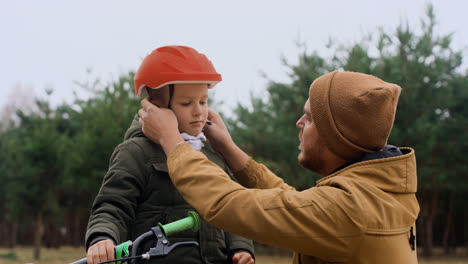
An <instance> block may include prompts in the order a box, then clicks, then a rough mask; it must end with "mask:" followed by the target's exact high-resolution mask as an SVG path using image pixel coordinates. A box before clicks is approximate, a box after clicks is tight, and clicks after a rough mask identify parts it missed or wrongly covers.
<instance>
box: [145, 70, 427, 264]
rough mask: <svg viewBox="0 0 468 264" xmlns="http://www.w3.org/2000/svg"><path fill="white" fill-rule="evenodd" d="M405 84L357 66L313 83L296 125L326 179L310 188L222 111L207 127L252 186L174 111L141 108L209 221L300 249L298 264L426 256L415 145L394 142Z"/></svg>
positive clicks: (179, 180)
mask: <svg viewBox="0 0 468 264" xmlns="http://www.w3.org/2000/svg"><path fill="white" fill-rule="evenodd" d="M400 90H401V88H400V87H399V86H398V85H395V84H391V83H386V82H384V81H382V80H380V79H379V78H377V77H374V76H371V75H366V74H362V73H355V72H337V71H335V72H332V73H329V74H326V75H323V76H321V77H319V78H318V79H316V80H315V81H314V82H313V83H312V85H311V87H310V89H309V99H308V100H307V102H306V103H305V105H304V115H303V116H302V117H301V118H300V119H299V120H298V121H297V123H296V126H297V127H298V128H299V129H300V132H299V140H300V144H299V149H300V151H301V152H300V154H299V157H298V160H299V163H300V164H301V165H302V166H303V167H305V168H307V169H310V170H312V171H316V172H318V173H319V174H320V175H321V176H323V178H322V179H320V180H319V181H318V182H317V185H316V186H315V187H312V188H310V189H307V190H304V191H301V192H299V191H296V190H295V189H294V188H293V187H291V186H289V185H287V184H286V183H284V182H283V180H281V179H280V178H279V177H277V176H275V175H274V174H273V173H272V172H270V171H269V170H268V169H267V168H266V167H264V166H263V165H261V164H258V163H256V162H255V161H253V160H252V159H250V158H249V156H247V155H246V154H245V153H244V152H243V151H242V150H241V149H239V147H237V146H236V144H235V143H234V142H233V141H232V139H231V137H230V135H229V133H228V131H227V129H226V127H225V126H224V124H223V121H222V120H221V118H220V117H219V115H218V114H217V113H215V112H213V111H210V114H209V116H208V119H209V120H210V121H211V122H212V125H211V126H207V128H206V129H205V131H206V132H205V134H206V135H207V137H208V138H209V141H210V143H211V145H212V147H213V148H214V149H215V150H216V151H217V152H219V153H221V155H222V156H223V157H224V158H225V159H226V161H227V163H228V164H229V166H230V168H231V170H232V171H233V172H234V176H235V177H236V178H237V179H238V181H239V183H240V184H242V185H240V184H238V183H235V182H232V181H230V180H229V177H228V176H227V175H226V174H225V173H224V171H222V170H221V169H219V168H218V169H217V168H215V167H216V165H214V164H213V163H211V162H209V161H208V160H207V159H206V157H204V156H203V155H202V154H200V153H197V152H196V151H193V150H192V149H191V148H190V146H189V145H187V144H185V143H183V139H182V138H180V137H179V136H177V133H174V131H176V129H177V122H176V119H175V117H174V115H173V114H172V113H171V112H170V110H167V109H159V108H157V107H154V106H152V105H151V104H149V103H148V102H147V101H145V100H144V101H142V106H143V109H140V111H139V115H140V123H141V124H142V126H143V131H144V133H145V134H146V135H147V136H148V137H149V138H151V139H152V140H154V141H158V142H159V143H160V144H161V145H162V146H163V148H164V151H165V152H166V155H167V156H168V160H167V163H168V167H169V174H170V177H171V179H172V181H173V183H174V185H175V186H176V188H177V189H178V190H179V191H180V193H181V194H182V196H183V197H184V199H185V200H186V201H187V202H188V203H190V204H191V205H192V206H193V207H194V208H195V209H197V211H198V212H199V213H200V214H201V217H202V218H203V219H205V220H206V221H207V222H209V223H211V224H213V225H216V226H218V227H220V228H223V229H225V230H226V231H229V232H232V233H235V234H238V235H241V236H244V237H247V238H250V239H253V240H256V241H259V242H261V243H265V244H269V245H272V246H275V247H280V248H285V249H290V250H292V251H294V252H295V254H294V263H381V264H382V263H384V264H385V263H417V257H416V244H415V238H414V235H415V221H416V218H417V215H418V213H419V205H418V202H417V200H416V196H415V192H416V181H417V176H416V160H415V154H414V150H412V149H410V148H400V149H399V148H397V147H393V146H390V145H386V144H387V139H388V136H389V134H390V131H391V129H392V127H393V121H394V118H395V112H396V106H397V102H398V97H399V95H400Z"/></svg>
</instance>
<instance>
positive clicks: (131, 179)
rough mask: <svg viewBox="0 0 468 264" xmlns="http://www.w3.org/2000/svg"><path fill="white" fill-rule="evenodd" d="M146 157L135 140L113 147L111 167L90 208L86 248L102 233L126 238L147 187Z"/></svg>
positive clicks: (118, 239)
mask: <svg viewBox="0 0 468 264" xmlns="http://www.w3.org/2000/svg"><path fill="white" fill-rule="evenodd" d="M143 160H144V156H143V151H142V150H141V149H140V148H139V146H138V145H137V144H135V143H133V142H124V143H122V144H120V145H119V146H117V148H116V149H115V150H114V152H113V154H112V156H111V158H110V162H109V170H108V171H107V173H106V175H105V177H104V180H103V183H102V185H101V189H100V190H99V193H98V195H97V196H96V199H95V201H94V204H93V206H92V208H91V215H90V217H89V221H88V228H87V231H86V242H85V246H86V249H88V248H89V246H90V243H91V242H92V241H93V240H95V239H96V238H97V237H99V236H106V237H110V238H111V239H112V240H114V242H115V243H121V242H123V241H124V240H126V239H127V237H128V235H127V230H128V227H129V225H130V223H131V221H132V220H133V219H134V217H135V210H136V206H137V200H138V197H140V195H141V193H142V191H143V187H144V186H145V183H144V175H145V173H144V171H143V170H144V169H145V168H144V166H142V165H141V162H142V161H143Z"/></svg>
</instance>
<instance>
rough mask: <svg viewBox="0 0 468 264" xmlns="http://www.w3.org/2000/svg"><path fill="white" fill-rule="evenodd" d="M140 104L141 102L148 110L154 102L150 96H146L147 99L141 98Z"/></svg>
mask: <svg viewBox="0 0 468 264" xmlns="http://www.w3.org/2000/svg"><path fill="white" fill-rule="evenodd" d="M140 104H141V107H143V109H145V111H148V108H150V107H151V105H153V104H152V103H150V101H149V100H148V98H145V99H143V100H141V102H140Z"/></svg>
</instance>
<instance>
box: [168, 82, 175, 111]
mask: <svg viewBox="0 0 468 264" xmlns="http://www.w3.org/2000/svg"><path fill="white" fill-rule="evenodd" d="M173 95H174V84H169V103H167V108H168V109H171V100H172V96H173Z"/></svg>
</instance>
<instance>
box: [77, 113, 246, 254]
mask: <svg viewBox="0 0 468 264" xmlns="http://www.w3.org/2000/svg"><path fill="white" fill-rule="evenodd" d="M200 153H203V154H204V156H205V155H206V157H208V159H209V160H211V161H212V162H214V163H215V164H217V165H219V166H221V168H223V169H221V170H222V171H223V172H224V171H227V166H226V165H225V163H224V161H223V159H222V158H221V157H220V156H219V155H218V154H217V153H215V152H213V151H212V150H210V149H208V148H206V147H204V148H203V149H202V152H200ZM216 168H219V167H216ZM190 210H192V211H194V209H193V208H192V207H191V206H190V205H189V204H187V203H186V202H185V200H184V199H183V198H182V196H181V195H180V194H179V193H178V192H177V190H176V189H175V187H174V185H173V184H172V182H171V179H170V178H169V175H168V172H167V165H166V156H165V154H164V151H163V150H162V148H161V146H160V145H158V144H154V143H152V142H151V141H150V140H149V139H147V138H146V137H144V135H143V133H142V131H141V126H140V124H139V123H138V119H137V118H135V119H134V120H133V122H132V125H131V126H130V128H129V129H128V131H127V133H126V135H125V141H124V142H123V143H122V144H120V145H119V146H117V147H116V149H115V150H114V153H113V154H112V157H111V159H110V164H109V170H108V172H107V174H106V175H105V177H104V180H103V183H102V186H101V189H100V191H99V193H98V195H97V197H96V199H95V202H94V204H93V207H92V210H91V216H90V218H89V223H88V229H87V232H86V248H89V246H90V244H92V243H95V242H96V240H97V239H102V238H105V237H106V238H111V239H112V240H114V242H115V243H122V242H124V241H127V240H132V241H133V240H134V239H135V238H136V237H138V236H139V235H141V234H142V233H144V232H146V231H149V230H150V228H151V227H154V226H156V225H157V224H158V222H161V223H162V224H165V223H169V222H173V221H175V220H179V219H181V218H184V217H186V216H187V212H188V211H190ZM169 240H170V241H171V242H172V243H175V242H180V241H189V240H191V241H197V242H198V243H199V244H200V247H199V248H197V247H181V248H176V249H174V250H173V251H172V252H171V254H170V255H169V256H168V257H166V258H163V259H158V260H156V261H152V262H151V263H153V262H154V263H230V262H232V260H231V259H230V257H231V255H232V254H233V253H235V252H237V251H240V250H244V251H248V252H250V253H251V254H252V256H253V245H252V241H250V240H247V239H245V238H242V237H239V236H236V235H232V234H229V233H226V232H224V231H223V230H221V229H219V228H217V227H214V226H212V225H210V224H207V223H206V222H203V221H202V224H201V227H200V230H199V231H198V232H192V231H184V232H180V233H176V234H173V235H171V237H169ZM149 246H150V245H149V244H148V245H146V248H149Z"/></svg>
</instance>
